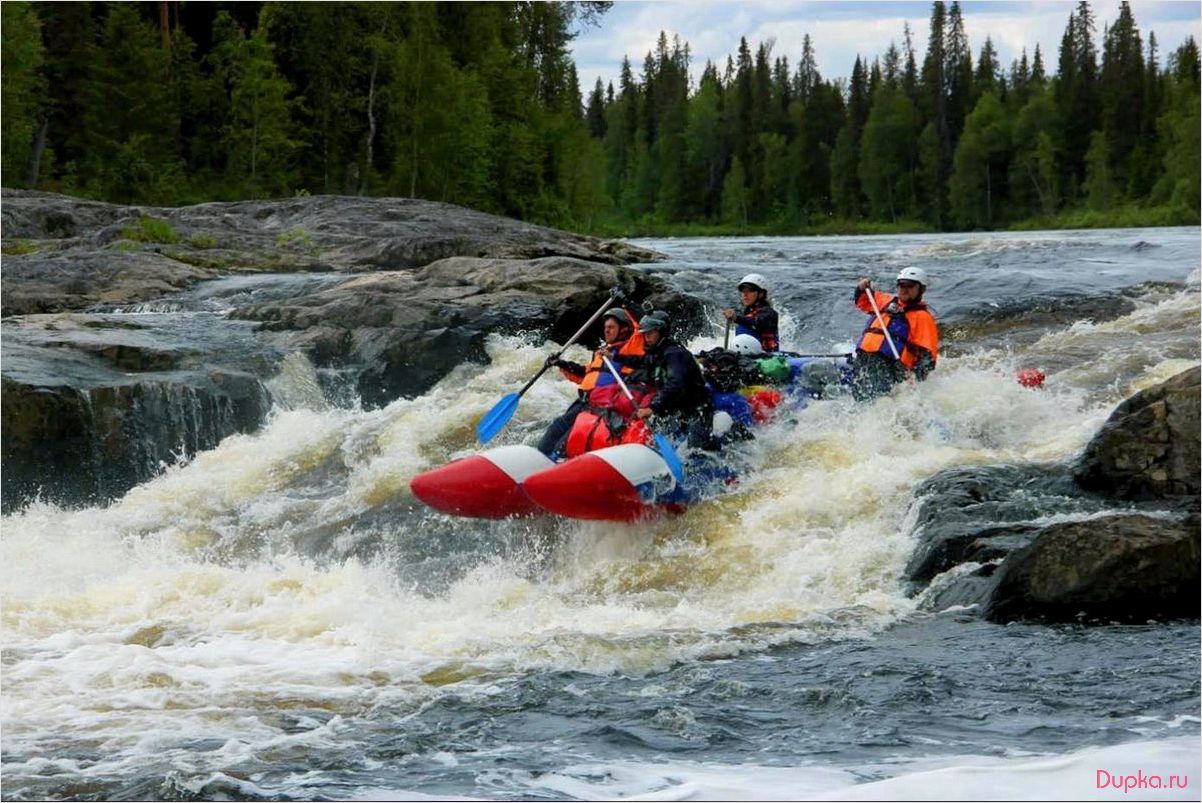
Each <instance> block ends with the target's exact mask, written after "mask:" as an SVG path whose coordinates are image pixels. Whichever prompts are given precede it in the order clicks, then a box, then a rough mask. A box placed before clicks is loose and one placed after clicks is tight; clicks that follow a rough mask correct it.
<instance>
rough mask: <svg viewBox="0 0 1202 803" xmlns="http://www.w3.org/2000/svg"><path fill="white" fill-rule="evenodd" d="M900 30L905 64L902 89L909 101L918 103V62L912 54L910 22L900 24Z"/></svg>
mask: <svg viewBox="0 0 1202 803" xmlns="http://www.w3.org/2000/svg"><path fill="white" fill-rule="evenodd" d="M902 31H903V32H904V34H905V39H904V47H903V51H904V53H905V64H904V66H903V67H902V91H904V92H905V93H906V97H907V98H909V99H910V102H911V103H913V104H915V105H917V104H918V62H917V61H916V59H915V56H914V38H913V36H912V35H911V34H910V23H908V22H906V23H903V25H902Z"/></svg>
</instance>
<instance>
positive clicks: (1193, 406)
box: [1076, 367, 1202, 506]
mask: <svg viewBox="0 0 1202 803" xmlns="http://www.w3.org/2000/svg"><path fill="white" fill-rule="evenodd" d="M1200 375H1202V369H1199V368H1197V367H1195V368H1191V369H1190V370H1188V371H1184V372H1182V373H1180V374H1178V375H1177V376H1175V377H1173V378H1172V379H1170V380H1168V381H1167V382H1163V383H1161V384H1159V385H1156V386H1155V387H1152V388H1148V389H1147V390H1144V391H1141V392H1140V393H1137V394H1135V395H1134V396H1132V397H1131V398H1129V399H1127V400H1126V401H1124V402H1123V403H1122V404H1120V405H1119V406H1118V407H1117V408H1116V409H1115V411H1114V412H1113V413H1112V414H1111V416H1110V418H1109V419H1108V420H1107V421H1106V424H1105V425H1104V426H1103V427H1102V429H1101V431H1099V432H1098V434H1097V435H1095V436H1094V438H1093V440H1091V441H1090V443H1089V445H1088V446H1087V447H1086V449H1085V453H1084V454H1083V455H1082V456H1081V460H1080V462H1079V464H1078V466H1077V469H1076V476H1077V481H1078V482H1080V483H1081V485H1082V487H1084V488H1088V489H1091V490H1095V491H1098V492H1100V493H1106V494H1110V495H1113V496H1116V497H1118V498H1120V499H1170V498H1174V497H1178V498H1182V499H1183V500H1184V501H1187V502H1188V503H1189V504H1191V505H1195V506H1196V503H1197V500H1198V494H1199V492H1200V490H1202V482H1200V481H1199V466H1200V465H1202V450H1200V448H1199V377H1200Z"/></svg>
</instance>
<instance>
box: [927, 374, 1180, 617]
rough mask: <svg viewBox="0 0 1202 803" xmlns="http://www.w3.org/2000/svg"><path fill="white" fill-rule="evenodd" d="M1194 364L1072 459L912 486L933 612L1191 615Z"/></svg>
mask: <svg viewBox="0 0 1202 803" xmlns="http://www.w3.org/2000/svg"><path fill="white" fill-rule="evenodd" d="M1198 381H1199V371H1198V369H1197V368H1195V369H1192V370H1189V371H1185V372H1183V373H1182V374H1179V375H1177V376H1175V377H1173V378H1172V379H1170V380H1168V381H1167V382H1164V383H1161V384H1159V385H1157V386H1155V387H1153V388H1149V389H1148V390H1145V391H1143V392H1142V393H1139V394H1136V395H1135V396H1133V397H1131V398H1130V399H1127V400H1126V401H1124V402H1122V403H1121V404H1120V405H1118V407H1117V408H1116V409H1115V411H1114V413H1113V414H1112V415H1111V417H1110V419H1109V420H1108V421H1107V423H1106V424H1105V425H1104V426H1103V427H1102V429H1101V430H1100V431H1099V432H1098V434H1097V435H1096V436H1095V437H1094V438H1093V440H1092V441H1091V442H1090V444H1089V446H1088V447H1087V448H1086V450H1085V451H1084V453H1083V454H1082V456H1081V457H1080V458H1079V459H1078V460H1077V461H1075V462H1074V463H1073V464H1072V465H1069V464H1062V465H1011V466H971V467H957V468H952V469H948V470H945V471H943V472H940V473H939V474H937V475H936V476H934V477H932V478H931V479H930V480H928V481H927V482H925V483H923V485H921V486H920V487H919V488H918V489H917V490H916V492H915V503H914V504H915V506H916V510H915V514H916V515H915V520H916V526H915V536H916V538H917V543H916V546H915V549H914V552H913V553H912V555H911V558H910V561H909V564H908V565H907V567H906V575H905V576H906V580H907V582H908V583H909V588H910V591H911V592H912V593H915V594H920V595H921V596H920V604H921V606H922V607H923V608H925V609H928V610H943V609H945V608H947V607H949V606H953V605H964V606H968V605H977V606H979V609H980V610H981V611H982V612H983V614H984V615H985V616H987V617H988V618H990V619H994V620H996V621H1011V620H1014V619H1044V620H1052V621H1060V620H1070V619H1077V618H1083V619H1085V620H1088V621H1097V620H1102V621H1109V620H1112V619H1122V620H1136V621H1144V620H1146V619H1153V618H1177V617H1196V616H1197V615H1198V600H1199V594H1198V589H1199V574H1198V528H1199V521H1198V516H1197V510H1198V469H1199V457H1198Z"/></svg>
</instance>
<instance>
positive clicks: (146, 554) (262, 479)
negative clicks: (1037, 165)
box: [0, 228, 1202, 800]
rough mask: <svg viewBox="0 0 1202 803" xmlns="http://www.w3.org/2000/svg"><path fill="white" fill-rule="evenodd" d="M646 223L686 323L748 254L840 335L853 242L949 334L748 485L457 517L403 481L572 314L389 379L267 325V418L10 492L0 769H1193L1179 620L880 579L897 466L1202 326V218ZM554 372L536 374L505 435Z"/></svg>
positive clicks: (850, 781) (1074, 440) (895, 511)
mask: <svg viewBox="0 0 1202 803" xmlns="http://www.w3.org/2000/svg"><path fill="white" fill-rule="evenodd" d="M638 244H639V245H644V246H647V247H650V248H654V249H656V250H659V251H661V252H663V253H665V254H667V255H668V257H669V259H668V261H666V262H661V263H656V264H652V265H647V266H644V269H646V270H648V271H650V272H653V273H656V274H660V275H663V276H665V277H666V278H668V279H669V281H671V282H673V283H674V284H676V285H677V286H678V287H680V288H681V289H683V290H685V291H688V292H691V293H695V294H697V295H699V296H701V297H703V298H706V299H709V300H710V301H712V302H713V308H712V309H711V311H710V318H711V322H712V325H711V327H710V329H709V330H708V331H706V332H703V333H702V334H701V335H700V336H698V337H697V338H695V339H694V340H693V341H692V342H691V343H690V346H691V347H693V348H694V350H697V349H700V348H706V347H710V346H712V345H715V344H717V343H720V342H721V327H720V325H719V322H720V321H721V316H720V307H721V306H725V305H729V304H733V303H734V301H735V292H734V287H735V284H736V282H737V280H738V279H739V277H741V276H742V275H743V274H745V273H748V272H752V271H754V272H758V273H762V274H764V275H765V276H766V277H767V278H768V280H769V282H770V283H771V284H772V298H773V300H774V303H775V304H776V306H777V307H778V309H779V310H780V312H781V315H782V340H783V345H784V347H785V348H788V349H791V350H795V351H821V352H827V351H842V350H848V349H850V347H851V344H852V342H853V340H854V338H855V336H856V335H857V333H858V332H859V330H860V329H861V328H862V326H863V325H864V316H863V315H862V314H860V313H859V312H857V311H856V310H854V309H853V307H852V304H851V291H852V287H853V285H854V283H855V281H856V279H857V278H858V277H860V276H869V277H872V278H874V279H875V280H877V281H878V282H879V283H880V284H881V285H886V284H888V283H889V280H890V279H891V278H892V277H893V276H894V275H896V272H897V270H898V268H900V267H903V266H905V265H909V264H916V265H920V266H922V267H924V268H925V269H927V271H928V272H929V273H930V274H931V275H932V277H933V287H932V289H931V291H930V292H929V294H928V301H929V302H930V303H931V305H932V307H933V308H934V310H935V312H936V315H937V316H938V318H939V320H940V323H941V326H942V328H943V332H944V338H945V342H944V351H943V355H942V358H941V360H940V362H939V366H938V369H937V370H936V371H935V373H934V374H933V375H932V377H931V378H930V379H929V380H928V381H926V382H924V383H921V384H920V385H918V386H914V387H903V388H901V389H899V390H898V391H897V392H895V394H894V395H892V396H890V397H887V398H883V399H880V400H877V401H875V402H873V403H870V404H864V405H857V404H855V403H854V402H852V401H850V400H842V399H841V400H833V401H828V402H822V403H815V404H813V405H811V406H810V407H808V408H806V409H805V410H803V411H801V412H800V413H798V414H797V415H795V416H792V417H790V418H789V419H788V420H786V421H782V422H779V423H777V424H773V425H771V426H769V427H768V428H766V429H765V430H764V431H763V432H762V434H761V435H760V436H759V437H758V438H757V440H756V441H755V442H753V443H751V444H750V445H749V446H748V452H747V455H746V456H745V462H747V463H748V464H749V465H750V470H748V471H746V472H745V473H744V475H743V476H742V478H741V481H740V482H739V484H738V485H737V487H735V488H733V489H732V490H731V491H730V492H729V493H726V494H724V495H722V496H720V497H718V498H715V499H713V500H711V501H707V502H704V503H702V504H698V505H696V506H694V507H693V508H691V509H690V510H689V511H688V512H687V513H685V514H684V515H682V516H680V517H677V518H671V519H665V520H659V521H655V522H652V523H644V524H639V525H631V526H615V525H610V524H605V525H598V524H589V523H579V522H566V521H558V520H552V519H545V520H536V521H521V522H502V523H482V522H474V521H468V520H458V519H452V518H448V517H445V516H441V515H437V514H433V513H431V512H430V511H428V510H427V509H425V508H424V507H423V506H421V504H420V503H418V502H417V501H416V500H415V499H414V498H413V497H412V495H411V494H410V493H409V491H408V482H409V480H410V479H411V478H412V477H413V476H414V475H415V474H417V473H418V472H421V471H423V470H426V469H428V468H431V467H434V466H437V465H440V464H442V463H444V462H446V461H447V460H448V459H450V458H452V457H455V456H458V455H462V454H466V453H469V452H470V451H472V450H473V448H474V443H473V427H474V423H475V422H476V421H477V420H478V419H479V417H480V416H481V415H483V414H484V413H485V412H486V411H487V410H488V409H489V408H490V407H491V406H492V405H493V404H494V403H495V402H496V401H497V400H498V399H499V398H500V397H501V396H502V395H504V394H505V393H508V392H511V391H513V390H516V389H517V388H518V387H520V386H521V385H522V384H523V383H524V382H525V380H526V379H528V378H529V377H530V376H531V375H532V374H533V373H534V372H535V371H537V370H538V368H539V366H540V365H541V364H542V362H543V360H544V359H545V358H546V357H547V356H548V355H549V354H552V353H553V352H554V351H555V350H556V346H555V345H554V344H552V343H547V342H542V341H541V340H540V338H538V337H537V336H536V335H534V334H531V335H529V336H521V335H518V336H512V337H494V338H493V340H492V342H491V343H490V348H489V351H490V356H491V358H492V362H491V364H490V365H487V366H479V365H468V364H465V365H461V366H460V367H458V368H457V369H456V370H455V371H453V372H452V373H451V374H450V375H449V376H447V377H446V378H445V379H443V380H442V381H441V382H440V383H438V385H436V386H435V387H434V388H433V389H432V390H431V391H430V392H428V393H426V394H425V395H423V396H421V397H419V398H414V399H404V400H399V401H396V402H394V403H392V404H390V405H389V406H387V407H385V408H383V409H378V410H370V411H365V410H362V409H360V408H359V407H358V406H357V405H355V404H347V403H345V402H343V403H338V404H336V403H333V402H331V401H329V400H327V399H326V398H325V397H324V396H323V394H322V392H321V390H320V387H321V383H320V382H318V381H317V376H316V372H315V371H314V369H313V367H312V366H311V365H309V363H308V362H307V361H306V360H305V359H304V358H303V357H302V356H300V355H288V356H285V357H284V358H283V359H282V360H280V361H279V363H278V366H277V368H276V371H277V375H276V376H275V377H274V378H272V379H271V380H270V382H269V383H268V384H269V388H270V389H271V391H272V394H273V398H275V399H276V405H277V406H276V408H275V410H274V412H273V414H272V416H271V418H270V420H269V422H268V423H267V424H266V425H265V426H264V427H263V429H262V430H261V431H259V432H258V433H256V434H253V435H246V436H241V435H240V436H233V437H230V438H227V439H226V440H225V441H223V442H222V443H221V444H220V445H219V446H218V447H217V448H215V449H213V450H211V451H209V452H205V453H202V454H200V455H197V456H196V457H195V458H194V459H192V460H191V461H189V462H186V463H185V462H181V463H179V464H177V465H173V466H170V467H167V468H166V469H165V471H164V472H163V474H162V475H161V476H159V477H157V478H156V479H154V480H152V481H150V482H147V483H145V484H143V485H141V486H139V487H137V488H134V489H133V490H132V491H130V492H129V493H128V494H127V495H125V497H124V498H122V499H120V500H118V501H116V502H114V503H113V504H111V505H109V506H107V507H103V508H93V509H86V510H78V509H76V510H71V509H61V508H58V507H55V506H52V505H48V504H43V503H35V504H33V505H31V506H29V507H28V508H26V509H25V510H23V511H21V512H19V513H15V514H13V515H8V516H5V517H4V518H3V522H2V524H3V532H2V536H0V576H2V577H3V591H2V597H0V601H2V606H3V610H2V647H3V656H2V660H3V691H2V702H3V711H2V715H3V720H2V725H3V728H2V730H3V733H2V737H0V738H2V751H3V764H2V770H3V787H4V789H3V796H4V798H5V799H12V800H20V799H65V798H70V799H77V800H86V799H147V798H153V799H229V798H238V799H304V798H338V799H345V798H357V799H401V798H403V799H429V798H439V797H473V798H510V799H563V798H598V797H606V798H613V797H631V796H633V797H638V798H640V799H657V800H672V799H721V798H756V799H797V798H802V797H808V796H814V797H820V798H821V797H827V798H843V799H850V798H863V799H888V798H893V797H903V798H904V797H910V798H914V797H918V798H928V799H939V798H949V799H957V798H958V799H972V798H979V799H999V798H1007V797H1026V798H1039V799H1058V798H1065V799H1094V798H1097V799H1136V798H1135V797H1134V796H1133V794H1132V793H1130V792H1125V791H1124V790H1122V789H1117V790H1116V789H1114V788H1113V787H1106V788H1102V789H1099V788H1098V786H1099V778H1100V777H1101V776H1100V775H1099V771H1100V770H1105V771H1107V772H1108V773H1109V774H1110V775H1122V776H1125V774H1127V773H1131V774H1134V773H1136V772H1142V773H1143V774H1144V775H1147V774H1149V773H1158V774H1163V775H1164V776H1166V777H1167V776H1168V775H1169V774H1176V775H1181V776H1186V777H1187V778H1188V784H1189V786H1188V787H1187V788H1186V789H1185V790H1175V791H1169V790H1163V789H1162V790H1155V791H1149V790H1147V789H1144V790H1141V793H1140V795H1139V799H1150V798H1162V797H1163V798H1172V799H1194V800H1196V799H1198V795H1199V784H1202V777H1199V775H1200V768H1199V757H1198V755H1199V747H1200V745H1202V742H1200V739H1199V723H1200V719H1199V672H1200V667H1199V648H1200V641H1199V627H1198V624H1197V622H1179V623H1161V624H1151V623H1149V624H1146V625H1138V626H1131V625H1127V626H1119V625H1111V626H1094V627H1082V626H1076V625H1061V626H1043V625H1034V624H1016V625H1009V626H1001V625H994V624H989V623H985V622H982V621H980V620H979V619H978V618H977V617H976V616H975V615H974V614H973V612H972V611H965V610H951V611H928V610H924V609H923V608H922V606H921V602H922V600H921V598H912V597H909V596H907V595H906V593H905V590H904V587H903V584H902V583H901V581H900V575H901V572H902V569H903V567H904V566H905V563H906V560H907V558H908V556H909V554H910V552H911V550H912V548H913V546H914V543H915V541H914V536H913V533H912V523H913V522H912V520H911V517H910V513H911V511H910V503H911V492H912V490H913V489H914V487H915V486H916V485H917V484H918V483H920V482H922V481H923V480H924V479H926V478H928V477H930V476H931V475H932V474H934V473H935V472H937V471H939V470H940V469H943V468H946V467H949V466H956V465H964V464H986V463H994V462H1008V461H1025V460H1036V461H1058V460H1068V459H1071V458H1072V457H1073V456H1074V455H1076V454H1077V453H1078V452H1079V451H1080V450H1081V449H1082V448H1083V447H1084V445H1085V444H1086V443H1087V441H1088V440H1089V438H1090V437H1091V436H1092V434H1093V433H1094V432H1095V431H1096V430H1097V428H1098V427H1099V426H1100V425H1101V423H1102V422H1103V421H1104V420H1105V419H1106V417H1107V416H1108V415H1109V413H1110V411H1111V410H1112V409H1113V407H1114V405H1115V404H1116V403H1117V402H1118V401H1119V400H1121V399H1122V398H1123V397H1125V396H1127V395H1129V394H1130V393H1132V392H1134V391H1136V390H1138V389H1141V388H1143V387H1147V386H1150V385H1152V384H1155V383H1156V382H1159V381H1161V380H1164V379H1166V378H1168V377H1170V376H1172V375H1174V374H1175V373H1177V372H1179V371H1181V370H1184V369H1186V368H1188V367H1190V366H1191V365H1196V364H1197V363H1198V361H1199V356H1200V355H1199V287H1198V285H1199V262H1200V249H1199V236H1198V230H1197V229H1193V228H1187V229H1150V230H1149V229H1144V230H1111V231H1088V232H1034V233H1022V234H969V235H950V236H945V235H921V236H920V235H915V236H890V237H829V238H737V239H727V238H712V239H711V238H691V239H672V240H645V241H638ZM313 280H314V279H313V278H312V277H310V278H308V279H306V280H305V281H313ZM248 281H252V280H248V279H240V280H238V282H240V283H241V284H242V285H245V284H246V283H247V282H248ZM262 281H263V282H269V281H280V280H279V279H272V278H271V277H266V278H263V279H262ZM219 286H220V283H214V285H213V287H219ZM273 286H274V285H273ZM213 287H209V288H207V289H204V290H202V291H198V293H197V295H198V296H201V295H203V296H204V297H205V298H206V299H210V298H212V297H213V292H212V289H213ZM242 291H245V288H242V289H240V292H242ZM126 312H127V314H154V315H159V316H162V315H171V314H172V313H171V312H169V311H168V312H164V311H163V310H161V309H156V310H155V311H154V312H153V313H139V312H138V311H137V310H129V311H126ZM208 314H210V315H213V316H214V320H218V319H219V318H220V314H219V311H218V312H210V313H208ZM215 325H216V324H215ZM584 354H585V352H584V351H583V349H577V350H575V351H573V352H570V353H569V356H573V355H575V357H576V358H579V357H580V356H582V355H584ZM1023 367H1036V368H1040V369H1042V370H1044V371H1045V372H1046V373H1047V377H1048V378H1047V383H1046V387H1045V388H1044V389H1043V390H1039V391H1033V390H1028V389H1025V388H1023V387H1020V386H1019V385H1018V384H1017V383H1016V382H1015V381H1014V378H1013V375H1014V372H1015V370H1017V369H1019V368H1023ZM572 391H573V389H572V387H570V386H569V384H568V383H566V382H563V381H559V380H557V379H554V378H552V377H551V376H548V377H546V378H544V379H543V380H542V381H540V382H539V383H537V384H536V385H535V386H534V388H533V389H532V390H531V391H530V392H529V393H528V394H527V395H526V396H525V397H524V398H523V400H522V403H521V405H520V407H519V409H518V413H517V415H516V416H515V418H514V420H513V421H512V422H510V424H509V425H508V427H506V429H505V430H504V431H503V433H502V435H501V436H500V437H499V438H498V439H497V442H498V443H516V442H522V441H525V442H533V440H534V439H536V438H537V437H538V435H539V434H540V432H541V430H542V427H543V426H544V425H545V422H547V421H548V420H549V419H550V418H551V417H552V416H554V415H556V414H558V413H559V412H560V411H561V410H562V409H563V408H564V407H565V406H566V405H567V404H568V402H569V401H570V399H571V397H572V395H573V393H572Z"/></svg>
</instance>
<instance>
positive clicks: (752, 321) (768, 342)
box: [722, 273, 780, 352]
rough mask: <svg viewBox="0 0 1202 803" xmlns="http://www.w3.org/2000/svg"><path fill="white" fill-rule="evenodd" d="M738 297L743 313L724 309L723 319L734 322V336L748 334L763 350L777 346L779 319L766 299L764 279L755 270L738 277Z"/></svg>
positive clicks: (777, 347) (766, 286)
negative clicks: (724, 317) (740, 300)
mask: <svg viewBox="0 0 1202 803" xmlns="http://www.w3.org/2000/svg"><path fill="white" fill-rule="evenodd" d="M739 296H740V298H741V299H742V301H743V312H742V313H741V314H737V313H736V312H735V311H734V310H733V309H724V310H722V314H723V315H724V316H726V320H728V321H731V322H733V323H734V325H735V335H736V336H737V335H752V336H754V337H755V339H756V340H758V341H760V347H761V348H763V350H764V351H768V352H772V351H777V350H778V349H779V348H780V333H779V331H778V329H779V326H780V322H779V318H778V316H777V314H776V310H774V309H773V308H772V304H771V303H770V302H769V301H768V280H767V279H765V278H764V277H763V276H761V275H760V274H758V273H749V274H747V275H746V276H744V277H743V278H742V279H739Z"/></svg>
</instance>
